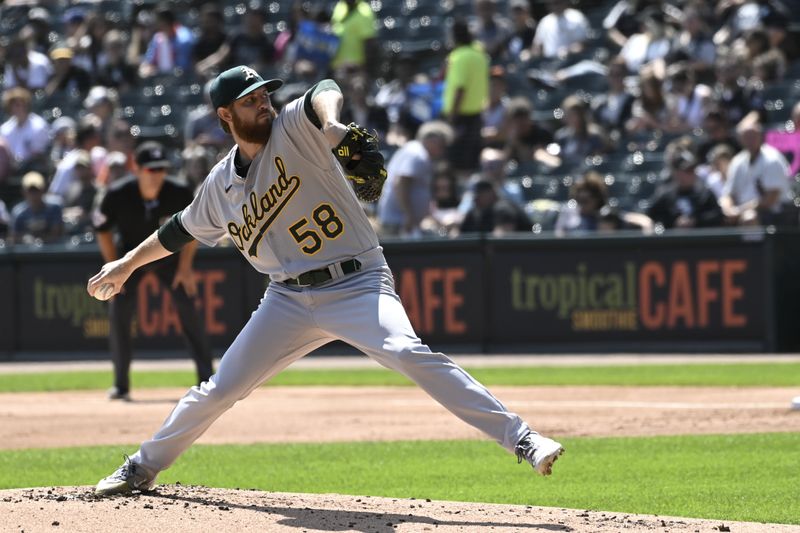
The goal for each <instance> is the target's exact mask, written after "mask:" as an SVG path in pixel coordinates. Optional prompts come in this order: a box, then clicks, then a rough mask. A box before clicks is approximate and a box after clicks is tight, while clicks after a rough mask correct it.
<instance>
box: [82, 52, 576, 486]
mask: <svg viewBox="0 0 800 533" xmlns="http://www.w3.org/2000/svg"><path fill="white" fill-rule="evenodd" d="M282 84H283V82H282V81H281V80H264V79H262V78H261V76H260V75H259V74H258V73H256V72H255V71H254V70H253V69H251V68H249V67H246V66H239V67H234V68H231V69H229V70H227V71H225V72H223V73H221V74H220V75H219V76H218V77H217V78H216V79H214V80H213V81H212V86H211V101H212V104H213V105H214V107H215V108H216V110H217V115H218V117H219V119H220V123H221V125H222V126H223V129H225V130H226V131H227V132H229V133H230V134H231V135H232V136H233V138H234V140H235V142H236V146H234V148H233V149H232V150H231V151H230V153H228V155H227V156H226V157H225V158H224V159H222V160H221V161H220V162H219V163H218V164H217V165H216V166H215V167H214V168H213V169H212V170H211V172H210V174H209V175H208V177H207V178H206V180H205V182H204V183H203V185H202V187H201V189H200V191H199V192H198V194H197V195H196V197H195V198H194V201H193V202H192V203H191V204H190V205H189V206H188V207H186V208H185V209H184V210H183V211H180V212H178V213H176V214H175V215H174V216H172V218H171V219H170V220H169V221H168V222H166V223H165V224H164V225H163V226H161V227H160V228H159V229H158V231H156V232H154V233H153V234H152V235H151V236H150V237H148V238H147V239H145V240H144V241H143V242H142V243H141V244H140V245H139V246H137V247H136V248H135V249H133V250H132V251H130V252H129V253H127V254H126V255H125V256H124V257H123V258H121V259H119V260H116V261H112V262H109V263H107V264H105V265H104V266H103V268H102V269H101V270H100V272H99V273H98V274H96V275H95V276H94V277H92V278H91V279H90V280H89V282H88V285H87V290H88V292H89V294H90V295H92V296H94V297H96V298H99V299H107V298H110V297H111V296H113V295H114V294H117V293H118V292H119V291H120V289H121V288H122V286H123V285H124V283H125V281H126V280H127V279H128V277H129V276H130V275H131V274H132V273H133V272H134V271H135V270H136V269H137V268H140V267H142V266H143V265H145V264H148V263H150V262H152V261H155V260H158V259H160V258H162V257H165V256H167V255H169V254H171V253H174V252H176V251H178V250H179V249H180V248H181V247H182V246H183V245H185V244H187V243H189V242H192V241H193V240H198V241H200V242H202V243H204V244H207V245H209V246H214V245H215V244H216V243H217V242H219V241H220V240H222V239H225V238H227V239H230V240H231V241H232V242H233V245H234V246H235V247H236V248H237V249H238V250H239V251H240V252H241V254H242V255H243V256H244V258H245V259H246V260H247V261H249V262H250V264H251V265H253V268H255V269H256V270H258V271H259V272H263V273H264V274H267V275H269V277H270V281H271V282H270V284H269V287H268V288H267V290H266V292H265V294H264V297H263V299H262V300H261V303H260V304H259V306H258V308H257V309H256V310H255V312H253V314H252V316H251V317H250V320H249V321H248V322H247V324H246V325H245V326H244V328H243V329H242V331H241V332H240V333H239V335H238V336H237V337H236V339H235V340H234V341H233V344H231V346H230V347H229V348H228V350H227V351H226V353H225V355H224V357H223V358H222V360H221V362H220V364H219V368H218V369H217V372H216V374H214V375H213V376H212V377H211V378H210V379H209V380H208V381H206V382H203V383H202V384H201V385H200V386H195V387H192V388H191V389H190V390H189V391H188V392H187V393H186V395H185V396H184V397H183V398H182V399H181V400H180V401H179V402H178V404H177V405H176V407H175V409H174V410H173V411H172V413H171V414H170V415H169V417H167V419H166V420H165V421H164V423H163V425H162V426H161V428H160V429H159V430H158V431H157V432H156V434H155V435H154V436H153V438H152V439H150V440H148V441H146V442H144V443H142V445H141V447H140V448H139V450H138V451H137V452H136V453H135V454H134V455H133V456H132V457H130V458H126V459H125V462H124V464H123V465H122V466H120V467H119V469H117V471H116V472H114V473H113V474H112V475H110V476H109V477H107V478H104V479H102V480H101V481H100V482H99V483H98V484H97V488H96V492H97V493H98V494H102V495H108V494H117V493H130V492H133V491H146V490H150V489H151V488H152V487H153V486H154V484H155V480H156V476H157V475H158V473H159V472H160V471H162V470H164V469H166V468H168V467H169V466H170V465H171V464H172V463H173V462H174V461H175V460H176V459H177V458H178V456H180V454H181V453H183V452H184V451H185V450H186V449H187V448H188V447H189V446H191V444H192V443H193V442H194V441H195V440H196V439H197V438H198V437H200V435H202V434H203V432H204V431H205V430H206V429H207V428H208V427H209V426H210V425H211V424H212V423H213V422H214V420H216V419H217V418H218V417H219V416H220V415H222V413H223V412H225V411H226V410H227V409H229V408H230V407H231V406H232V405H233V404H234V403H236V402H237V401H239V400H241V399H243V398H245V397H246V396H247V395H248V394H250V392H251V391H252V390H253V389H255V388H256V387H258V386H260V385H261V384H263V383H264V382H265V381H267V380H268V379H270V378H271V377H272V376H274V375H276V374H277V373H278V372H280V371H281V370H283V369H284V368H286V367H287V366H289V365H290V364H291V363H292V362H293V361H296V360H297V359H299V358H301V357H303V356H304V355H306V354H307V353H308V352H310V351H312V350H314V349H315V348H318V347H320V346H322V345H324V344H326V343H328V342H330V341H332V340H335V339H341V340H343V341H345V342H347V343H349V344H351V345H352V346H355V347H356V348H358V349H359V350H361V351H363V352H364V353H366V354H367V355H368V356H370V357H372V358H373V359H374V360H376V361H377V362H378V363H380V364H381V365H383V366H385V367H387V368H391V369H394V370H396V371H398V372H401V373H403V374H404V375H405V376H407V377H408V378H409V379H411V380H413V381H414V382H415V383H416V384H418V385H419V386H420V387H422V388H423V389H424V390H425V391H426V392H427V393H428V394H430V395H431V396H432V397H433V398H434V399H435V400H436V401H438V402H439V403H441V404H442V405H443V406H444V407H446V408H447V409H448V410H450V412H452V413H453V414H455V415H456V416H458V417H459V418H461V419H462V420H464V421H465V422H467V423H468V424H471V425H472V426H474V427H476V428H478V429H479V430H481V431H482V432H484V433H485V434H486V435H488V436H489V437H491V438H493V439H494V440H495V441H497V442H498V443H499V444H500V445H501V446H503V447H504V448H505V449H506V450H508V451H509V452H512V453H515V454H516V456H517V460H518V462H522V461H523V460H525V461H527V462H528V463H530V464H531V466H532V467H533V468H534V469H535V470H536V471H537V472H539V473H540V474H542V475H548V474H550V473H551V468H552V465H553V463H554V462H555V460H556V459H557V458H558V456H559V455H561V453H562V452H563V448H562V447H561V445H560V444H559V443H557V442H555V441H553V440H551V439H548V438H546V437H543V436H541V435H539V434H538V433H536V432H535V431H532V430H531V429H530V428H529V427H528V425H527V424H526V423H525V422H523V421H522V420H521V419H520V417H519V416H517V415H516V414H514V413H512V412H509V411H508V410H507V409H506V408H505V406H503V404H502V403H500V402H499V401H498V400H497V399H496V398H495V397H494V396H492V395H491V393H489V391H487V390H486V389H485V388H484V387H483V386H482V385H481V384H480V383H478V382H477V381H476V380H475V379H473V378H472V376H470V375H469V374H467V372H465V371H464V370H463V369H461V368H460V367H459V366H458V365H456V364H455V363H454V362H453V361H451V360H450V359H449V358H448V357H446V356H445V355H444V354H441V353H435V352H431V350H430V348H428V346H426V345H425V344H423V343H422V342H421V341H420V339H419V338H418V337H417V335H416V334H415V333H414V330H413V328H412V327H411V323H410V322H409V320H408V317H407V315H406V312H405V310H404V309H403V306H402V304H401V303H400V299H399V298H398V296H397V294H396V293H395V289H394V280H393V279H392V273H391V271H390V270H389V267H388V266H387V264H386V261H385V259H384V256H383V252H382V249H381V247H380V246H379V244H378V239H377V237H376V235H375V233H374V231H373V230H372V227H371V226H370V223H369V221H368V220H367V217H366V216H365V214H364V211H363V209H362V207H361V205H360V204H359V202H358V199H361V200H364V201H375V200H376V199H377V198H378V196H379V195H380V191H381V187H382V184H383V181H384V180H385V178H386V170H385V169H384V166H383V163H384V161H383V157H382V156H381V154H380V152H379V151H378V141H377V139H375V137H374V136H372V135H370V134H369V133H368V132H366V131H365V130H364V129H363V128H361V127H359V126H357V125H355V124H350V125H349V126H346V125H344V124H342V123H340V122H339V111H340V109H341V106H342V94H341V92H340V90H339V87H338V86H337V85H336V83H334V82H333V81H331V80H324V81H321V82H319V83H318V84H316V85H315V86H314V87H312V88H311V89H309V90H308V92H306V94H305V95H304V96H303V97H300V98H298V99H297V100H294V101H293V102H290V103H288V104H287V105H286V106H285V107H284V108H283V110H282V111H281V112H280V113H277V112H276V111H275V109H274V108H273V107H272V103H271V101H270V93H272V92H274V91H275V90H277V89H278V88H279V87H280V86H281V85H282Z"/></svg>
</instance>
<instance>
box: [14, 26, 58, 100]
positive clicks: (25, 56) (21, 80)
mask: <svg viewBox="0 0 800 533" xmlns="http://www.w3.org/2000/svg"><path fill="white" fill-rule="evenodd" d="M5 64H6V66H5V72H4V75H3V76H4V77H3V86H4V88H6V89H11V88H12V87H25V88H27V89H30V90H34V89H44V88H45V87H46V86H47V82H48V81H49V80H50V76H52V74H53V64H52V63H51V62H50V58H49V57H47V56H46V55H44V54H42V53H41V52H36V51H35V50H28V45H27V44H26V42H25V40H24V39H23V37H22V36H20V37H17V38H16V39H15V40H13V41H11V43H9V45H8V48H7V49H6V61H5Z"/></svg>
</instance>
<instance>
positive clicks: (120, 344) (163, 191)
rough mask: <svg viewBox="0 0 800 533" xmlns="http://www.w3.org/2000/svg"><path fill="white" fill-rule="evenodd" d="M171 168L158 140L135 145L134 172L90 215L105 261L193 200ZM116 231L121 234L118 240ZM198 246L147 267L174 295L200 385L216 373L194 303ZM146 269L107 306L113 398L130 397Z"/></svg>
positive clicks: (113, 187) (115, 185)
mask: <svg viewBox="0 0 800 533" xmlns="http://www.w3.org/2000/svg"><path fill="white" fill-rule="evenodd" d="M171 166H172V165H171V163H170V160H169V157H168V154H167V151H166V149H165V148H164V146H163V145H162V144H161V143H158V142H155V141H146V142H143V143H142V144H140V145H139V146H138V147H137V148H136V151H135V155H134V172H133V174H134V175H133V176H130V177H126V178H122V179H120V180H118V181H114V182H113V183H111V185H110V186H109V187H108V192H107V193H106V195H105V196H104V197H103V199H102V201H101V202H100V206H99V208H98V209H97V210H96V211H95V213H94V215H93V217H92V219H93V224H94V229H95V233H96V236H97V243H98V245H99V247H100V253H101V254H102V255H103V259H104V260H105V261H106V262H108V261H113V260H115V259H117V258H119V257H122V256H124V255H125V254H126V253H127V252H128V251H130V250H132V249H133V248H135V247H136V245H137V244H139V242H141V240H142V239H144V238H145V237H147V236H148V235H149V234H151V233H153V232H154V231H155V230H156V229H158V227H159V226H160V225H161V224H163V223H164V221H165V220H166V219H168V218H169V217H170V216H171V215H172V214H173V213H175V212H178V211H180V210H182V209H183V208H185V207H186V206H187V205H189V204H190V203H191V201H192V198H193V194H192V190H191V189H190V188H189V187H188V186H186V185H185V184H183V183H179V182H177V181H175V180H172V179H170V178H168V177H167V173H168V171H169V169H170V167H171ZM115 233H116V234H118V235H119V239H116V243H115V238H114V237H115ZM196 250H197V243H196V242H195V243H193V244H190V245H187V246H186V247H184V248H183V250H181V253H180V254H175V255H172V256H170V257H168V258H165V259H163V260H161V261H158V262H156V263H154V264H153V265H152V268H149V269H148V270H149V271H151V272H152V273H153V274H155V275H156V277H157V278H158V280H159V281H160V283H161V286H162V288H163V289H165V290H167V291H169V292H170V294H171V295H172V300H173V302H174V305H175V310H176V311H177V313H178V317H179V318H180V322H181V328H182V330H183V334H184V335H185V336H186V339H187V341H188V344H189V346H190V348H191V349H190V354H191V355H192V358H193V359H194V362H195V365H196V367H197V382H198V383H202V382H203V381H206V380H208V378H210V377H211V375H212V374H213V373H214V372H213V368H212V354H211V349H210V345H209V342H208V339H207V338H206V335H205V333H204V331H203V325H202V321H201V320H200V317H199V316H198V314H197V311H196V309H195V307H194V299H193V298H194V297H195V296H196V295H197V282H196V280H195V275H194V272H193V271H192V261H193V259H194V254H195V251H196ZM145 272H146V271H145ZM145 272H142V271H139V272H137V273H135V274H134V275H133V276H131V278H130V279H129V281H128V284H127V285H126V290H125V292H121V293H119V294H118V295H117V296H116V297H114V298H113V299H112V300H111V303H110V305H109V315H110V322H111V334H110V341H111V355H112V362H113V364H114V386H113V387H112V388H111V389H109V391H108V398H109V399H111V400H129V399H130V377H129V373H130V365H131V359H132V358H133V353H132V339H131V321H132V319H133V312H134V309H135V306H136V302H137V299H136V294H137V290H136V288H137V286H138V284H139V283H140V282H141V280H142V275H143V274H144V273H145Z"/></svg>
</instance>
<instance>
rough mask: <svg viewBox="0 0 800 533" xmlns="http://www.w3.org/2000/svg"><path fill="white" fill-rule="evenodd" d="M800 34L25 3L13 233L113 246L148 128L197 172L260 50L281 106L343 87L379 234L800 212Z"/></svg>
mask: <svg viewBox="0 0 800 533" xmlns="http://www.w3.org/2000/svg"><path fill="white" fill-rule="evenodd" d="M799 36H800V13H798V12H797V10H794V11H790V10H789V9H787V5H785V4H784V3H782V2H781V1H780V0H717V1H701V0H667V1H661V0H658V1H656V0H574V1H570V0H444V1H441V2H440V1H438V0H435V1H434V0H402V1H398V2H389V1H388V0H372V1H371V2H367V1H364V0H340V1H338V2H337V1H335V0H329V1H317V2H312V1H294V2H288V1H287V2H277V1H275V2H261V1H259V0H253V1H249V2H241V1H237V0H227V1H225V2H201V1H196V0H178V1H174V2H164V3H151V2H149V1H147V0H144V1H142V0H137V1H134V2H126V1H124V0H97V1H92V2H80V3H76V2H65V1H64V0H49V1H47V0H44V1H40V2H36V3H31V2H24V1H19V0H16V1H15V0H11V1H7V2H5V3H4V4H3V5H2V6H0V64H1V65H3V68H2V72H1V74H2V81H1V82H0V87H2V110H0V238H4V239H5V242H6V243H11V244H15V243H29V244H42V243H50V242H69V243H72V244H74V245H79V244H82V243H87V242H92V241H93V239H94V232H93V230H94V228H95V226H96V214H97V212H98V206H99V205H100V202H101V199H102V197H103V195H104V193H105V191H106V190H107V189H108V187H110V186H113V183H114V182H117V181H118V180H123V179H126V177H127V176H130V175H131V174H132V173H135V171H136V170H137V167H136V160H135V156H134V154H135V151H136V147H137V146H138V145H140V144H141V143H142V142H144V141H146V140H156V141H159V142H161V143H162V144H163V145H164V146H166V147H167V150H168V152H169V153H168V159H169V161H170V162H171V168H172V175H173V177H174V178H175V179H177V180H180V181H183V182H184V183H186V184H188V185H190V186H191V187H193V188H195V187H197V185H199V183H200V182H201V181H202V180H203V179H204V177H205V176H206V174H207V172H208V171H209V170H210V168H211V167H212V166H213V165H214V164H215V162H216V161H217V160H219V159H220V158H221V157H223V156H224V155H225V154H226V153H227V151H228V150H229V149H230V148H231V146H232V139H231V137H230V136H228V135H226V134H225V132H223V131H222V129H221V128H220V125H219V121H218V119H217V116H216V111H215V110H214V109H213V108H211V105H210V101H209V100H208V96H207V85H208V81H209V80H211V79H212V78H213V77H214V76H215V75H216V74H217V73H219V72H220V71H222V70H224V69H226V68H228V67H230V66H234V65H238V64H246V65H249V66H251V67H253V68H254V69H256V70H257V71H258V72H259V73H260V74H262V76H264V77H265V78H268V77H280V78H282V79H284V80H286V82H287V83H286V85H285V86H284V87H283V88H282V89H280V90H279V91H278V92H277V93H275V94H274V95H273V97H274V104H275V106H276V108H280V106H282V105H283V104H285V103H286V102H288V101H290V100H291V99H293V98H295V97H297V96H300V95H302V94H303V93H304V91H305V90H306V89H307V88H308V87H310V86H311V85H312V84H313V83H315V82H316V81H318V80H319V79H321V78H323V77H332V78H334V79H335V80H336V81H337V82H338V83H339V85H340V86H341V87H342V88H343V92H344V94H345V109H344V110H343V118H344V120H345V121H346V122H349V121H351V120H352V121H355V122H357V123H359V124H361V125H364V126H366V127H367V128H369V129H371V130H375V131H377V132H378V134H379V136H380V138H381V139H382V143H383V149H384V151H385V155H386V158H387V170H388V174H389V177H388V179H387V182H386V184H385V187H384V192H383V195H382V197H381V199H380V201H379V202H378V203H377V204H370V205H367V204H365V205H364V208H365V210H367V212H368V213H369V214H370V216H371V219H372V220H373V223H374V224H375V227H376V229H377V230H378V232H379V234H380V235H381V236H391V237H404V238H414V237H420V236H426V235H431V236H455V235H459V234H463V233H470V232H482V233H489V234H495V235H498V234H504V233H508V232H527V233H542V232H550V231H554V232H555V234H556V235H566V234H576V233H584V232H595V231H617V230H625V229H627V230H631V231H640V232H644V233H661V232H663V231H665V230H671V229H673V228H699V227H714V226H737V225H756V224H758V225H781V226H797V225H798V205H800V196H796V193H797V192H800V186H798V179H800V174H799V172H800V48H799V45H800V39H799V38H798V37H799ZM93 215H94V216H93Z"/></svg>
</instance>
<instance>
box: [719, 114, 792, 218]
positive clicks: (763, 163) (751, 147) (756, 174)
mask: <svg viewBox="0 0 800 533" xmlns="http://www.w3.org/2000/svg"><path fill="white" fill-rule="evenodd" d="M736 133H737V134H738V135H739V142H740V143H741V145H742V151H741V152H739V153H738V154H736V156H735V157H734V158H733V160H732V161H731V164H730V167H728V178H727V180H726V181H725V186H724V187H723V190H722V198H721V199H720V206H721V207H722V210H723V213H724V214H725V216H726V217H728V219H729V220H730V221H732V222H735V223H738V224H740V225H759V224H760V225H769V224H779V223H780V221H781V211H782V208H783V202H784V201H785V200H787V199H788V197H789V178H788V176H789V163H788V161H786V158H785V157H784V156H783V154H781V153H780V152H779V151H778V150H776V149H775V148H773V147H772V146H769V145H767V144H764V129H763V127H762V125H761V123H760V122H759V120H758V113H757V112H755V111H754V112H751V113H749V114H748V115H746V116H745V117H744V118H743V119H742V121H741V122H740V123H739V125H738V126H737V127H736Z"/></svg>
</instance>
